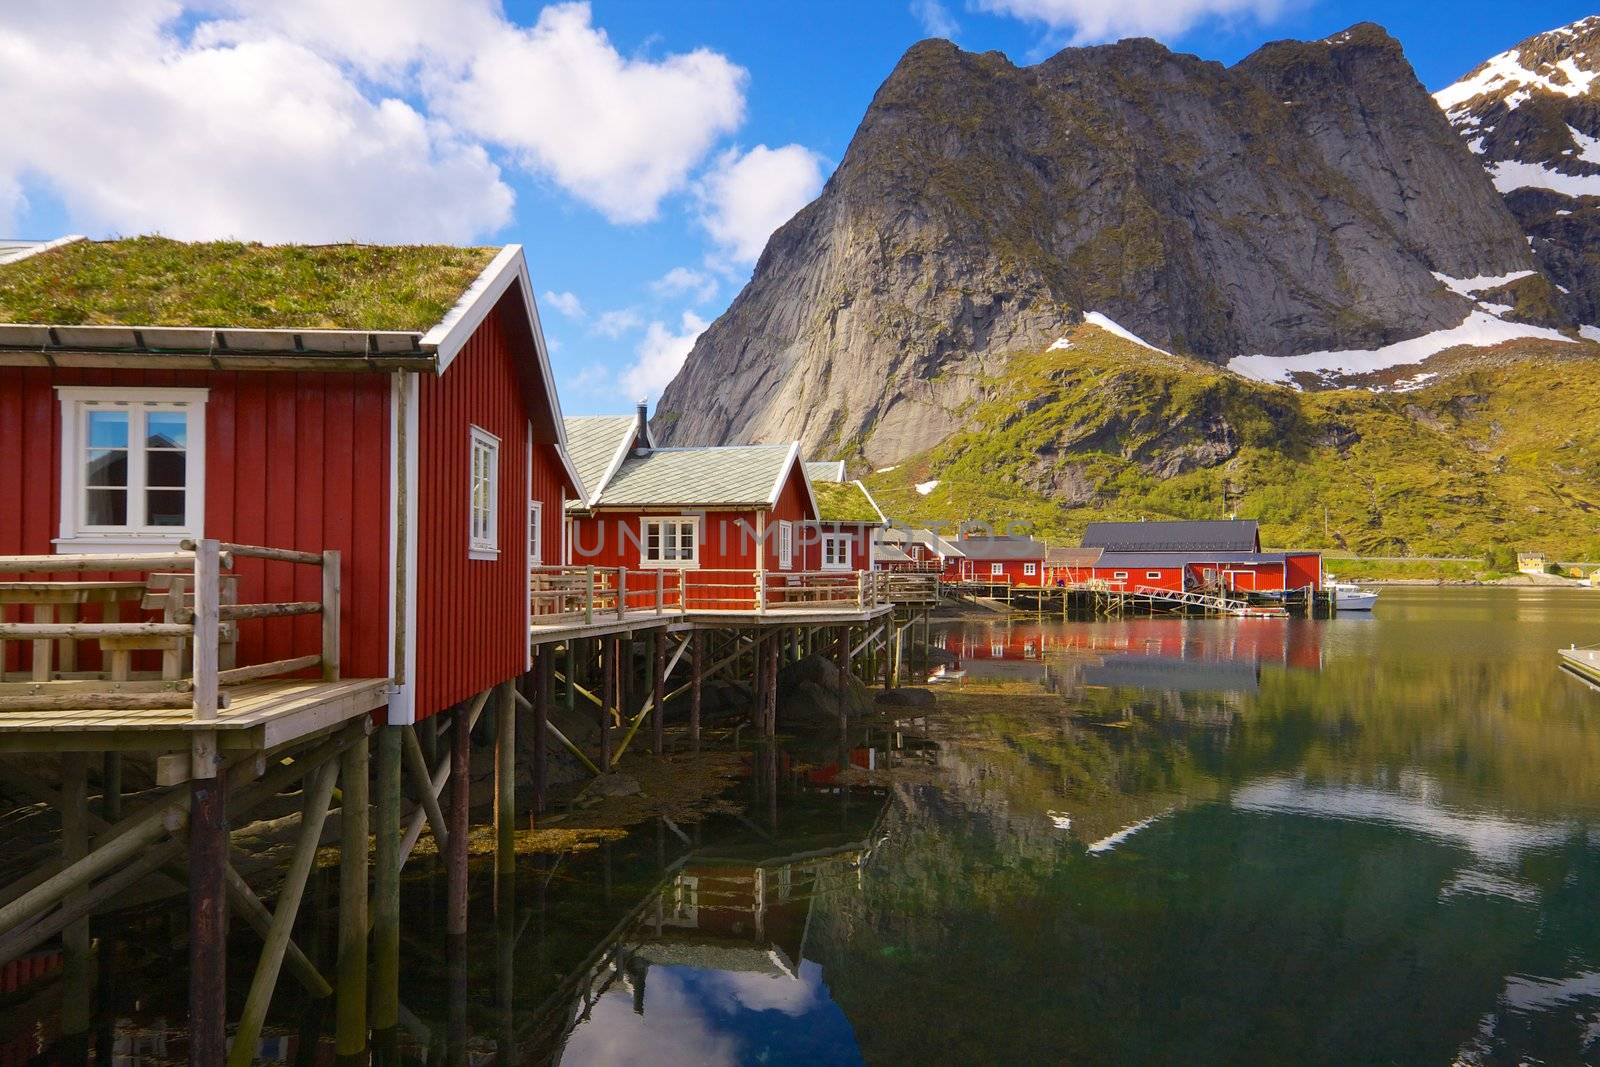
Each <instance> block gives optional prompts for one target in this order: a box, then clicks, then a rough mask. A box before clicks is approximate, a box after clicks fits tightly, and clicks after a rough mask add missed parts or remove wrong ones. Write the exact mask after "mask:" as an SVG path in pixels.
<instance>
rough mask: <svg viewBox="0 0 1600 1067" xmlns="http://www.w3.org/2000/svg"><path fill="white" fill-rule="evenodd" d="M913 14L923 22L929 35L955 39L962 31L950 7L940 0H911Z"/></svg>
mask: <svg viewBox="0 0 1600 1067" xmlns="http://www.w3.org/2000/svg"><path fill="white" fill-rule="evenodd" d="M911 14H912V15H913V16H915V18H916V20H917V22H918V23H919V24H921V26H922V32H923V33H925V34H927V35H928V36H929V37H944V38H947V39H949V40H955V36H956V34H957V33H959V32H960V31H961V27H960V25H959V24H957V22H956V20H955V18H954V17H953V16H952V15H951V14H950V11H949V9H948V8H946V7H945V6H944V4H942V3H940V2H939V0H911Z"/></svg>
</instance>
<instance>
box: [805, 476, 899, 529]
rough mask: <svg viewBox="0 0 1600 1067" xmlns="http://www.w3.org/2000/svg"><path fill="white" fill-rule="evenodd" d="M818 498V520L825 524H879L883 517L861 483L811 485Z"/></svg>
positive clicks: (820, 483)
mask: <svg viewBox="0 0 1600 1067" xmlns="http://www.w3.org/2000/svg"><path fill="white" fill-rule="evenodd" d="M811 492H812V494H813V495H814V496H816V498H817V518H818V519H820V520H822V521H823V522H870V523H879V522H882V521H883V516H882V515H881V514H880V513H879V512H878V508H877V506H876V505H875V504H873V502H872V497H870V496H868V495H867V491H866V490H865V489H863V488H862V487H861V483H860V482H818V481H813V482H812V483H811Z"/></svg>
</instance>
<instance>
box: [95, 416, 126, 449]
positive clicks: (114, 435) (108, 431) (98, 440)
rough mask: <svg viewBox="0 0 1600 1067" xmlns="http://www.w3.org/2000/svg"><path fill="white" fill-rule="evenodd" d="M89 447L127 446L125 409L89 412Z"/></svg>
mask: <svg viewBox="0 0 1600 1067" xmlns="http://www.w3.org/2000/svg"><path fill="white" fill-rule="evenodd" d="M89 447H90V448H127V447H128V413H127V412H126V411H91V412H89Z"/></svg>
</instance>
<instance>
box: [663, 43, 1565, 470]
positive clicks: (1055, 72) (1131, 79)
mask: <svg viewBox="0 0 1600 1067" xmlns="http://www.w3.org/2000/svg"><path fill="white" fill-rule="evenodd" d="M1441 275H1442V276H1444V277H1445V278H1446V279H1475V278H1481V277H1498V276H1504V275H1520V276H1522V277H1525V278H1526V277H1535V278H1537V277H1538V274H1537V266H1536V264H1535V263H1534V262H1533V260H1532V258H1531V256H1530V253H1529V250H1528V247H1527V242H1526V240H1525V238H1524V235H1523V234H1522V232H1521V229H1520V228H1519V226H1518V225H1517V223H1516V220H1515V219H1513V218H1512V216H1511V214H1510V212H1509V211H1508V210H1507V209H1506V207H1505V205H1504V204H1503V202H1502V201H1501V199H1500V197H1499V196H1498V194H1497V193H1496V191H1495V189H1494V187H1493V185H1492V184H1491V183H1490V181H1489V180H1488V176H1487V175H1486V174H1485V172H1484V171H1483V169H1482V168H1481V167H1480V166H1479V165H1478V163H1477V161H1476V159H1475V158H1474V157H1473V156H1472V154H1471V153H1470V152H1469V151H1468V150H1467V149H1466V148H1465V146H1464V144H1463V143H1462V141H1461V140H1460V139H1459V138H1458V137H1456V136H1455V135H1454V134H1453V133H1452V131H1451V129H1450V127H1449V124H1448V123H1447V122H1446V120H1445V118H1444V116H1443V115H1442V114H1441V113H1440V112H1439V110H1438V109H1437V108H1436V107H1435V106H1434V104H1433V102H1432V101H1431V100H1430V99H1429V98H1428V95H1427V93H1426V91H1425V90H1424V89H1423V88H1422V86H1421V85H1420V84H1419V83H1418V82H1417V80H1416V77H1415V75H1414V74H1413V73H1412V71H1411V68H1410V66H1409V65H1408V64H1407V62H1406V60H1405V57H1404V56H1403V54H1402V53H1401V50H1400V47H1399V45H1398V44H1397V43H1396V42H1395V41H1394V40H1393V39H1392V38H1390V37H1389V36H1388V35H1387V34H1386V33H1384V32H1383V31H1382V30H1381V29H1380V28H1378V27H1376V26H1371V25H1359V26H1356V27H1353V28H1352V29H1350V30H1348V31H1346V32H1344V33H1342V34H1339V35H1337V36H1335V37H1333V38H1330V39H1328V40H1326V41H1318V42H1306V43H1302V42H1280V43H1276V44H1272V45H1268V46H1266V47H1265V48H1262V49H1261V50H1259V51H1258V52H1257V53H1255V54H1254V55H1252V56H1250V57H1248V58H1247V59H1245V60H1243V61H1242V62H1240V63H1239V64H1237V65H1235V66H1234V67H1231V68H1227V67H1223V66H1221V65H1220V64H1217V63H1212V62H1206V61H1202V60H1200V59H1197V58H1195V57H1193V56H1187V55H1179V54H1174V53H1172V52H1170V51H1168V50H1167V49H1165V48H1164V47H1162V46H1161V45H1159V44H1156V43H1155V42H1152V41H1147V40H1133V41H1123V42H1121V43H1118V44H1114V45H1108V46H1104V47H1096V48H1082V49H1068V50H1066V51H1063V52H1061V53H1060V54H1058V55H1056V56H1054V57H1052V58H1051V59H1049V60H1047V61H1045V62H1043V63H1041V64H1038V65H1036V66H1032V67H1017V66H1015V65H1013V64H1012V63H1011V62H1009V61H1008V60H1007V59H1006V58H1005V57H1004V56H1001V55H999V54H997V53H987V54H982V55H975V54H971V53H966V52H963V51H961V50H960V49H958V48H956V47H955V46H953V45H951V44H949V43H947V42H943V41H925V42H923V43H921V44H918V45H916V46H915V47H913V48H912V49H910V50H909V51H908V52H907V53H906V55H905V56H904V57H903V58H902V60H901V61H900V63H899V64H898V65H897V67H896V68H895V70H894V72H893V73H892V74H891V75H890V77H889V79H888V80H887V81H886V82H885V83H884V84H883V86H882V87H881V88H880V89H879V91H878V93H877V95H876V97H875V98H874V100H873V102H872V105H871V107H870V108H869V109H868V112H867V114H866V116H865V118H864V119H863V121H862V123H861V126H860V128H859V129H858V131H857V133H856V136H855V138H854V139H853V141H852V143H851V145H850V148H849V150H848V151H847V152H846V154H845V157H844V159H843V161H842V162H841V164H840V166H839V169H838V171H837V172H836V173H835V174H834V175H833V177H832V179H831V180H830V181H829V183H828V185H827V187H826V188H825V190H824V191H823V194H822V196H821V197H820V198H819V199H818V200H817V201H816V202H814V203H813V204H811V205H810V206H808V207H807V208H805V209H804V210H803V211H801V212H800V213H799V214H798V215H796V216H795V218H794V219H792V220H791V221H790V222H789V223H787V224H786V225H785V226H784V227H782V228H781V229H780V230H779V231H778V232H777V233H775V234H774V235H773V237H772V239H771V241H770V243H769V244H768V247H767V249H766V252H765V253H764V254H763V256H762V258H761V260H760V262H759V263H758V265H757V267H756V270H755V274H754V277H753V278H752V280H751V282H750V283H749V285H748V286H747V287H746V288H745V290H744V291H743V292H742V293H741V294H740V295H739V296H738V298H737V299H736V300H735V301H734V303H733V304H732V306H731V307H730V308H729V309H728V311H727V312H726V313H725V314H724V315H723V316H722V317H721V318H720V319H718V320H717V322H715V323H714V324H713V325H712V326H711V327H710V329H708V330H707V331H706V332H705V333H704V334H703V335H702V336H701V338H700V339H699V341H698V342H697V343H696V345H695V347H694V350H693V351H692V352H691V353H690V355H689V358H688V360H687V362H686V363H685V366H684V368H683V371H682V372H681V373H680V374H679V376H678V378H677V379H676V380H675V381H674V382H673V383H672V384H671V385H670V386H669V387H668V389H667V390H666V393H665V394H664V395H663V397H662V401H661V405H660V409H659V412H658V422H657V427H658V429H659V430H660V431H661V432H662V433H663V434H664V435H665V436H666V437H667V438H669V439H670V440H673V441H677V442H724V441H739V440H772V439H781V438H793V437H799V438H801V439H802V440H803V441H804V442H805V444H806V446H807V447H808V448H810V449H811V450H812V452H813V453H814V454H818V455H845V456H855V457H859V458H861V459H863V460H866V461H868V462H871V463H873V464H875V465H881V464H884V463H892V462H893V461H894V460H896V459H897V458H900V457H903V456H906V455H910V454H913V453H917V452H920V451H922V450H924V449H926V448H928V447H930V446H932V445H934V444H935V443H937V442H938V441H940V440H942V439H944V438H945V437H946V436H948V435H949V434H950V433H951V432H952V431H954V430H956V429H958V428H959V427H960V426H962V425H963V418H964V412H965V411H966V410H968V409H969V408H970V406H971V405H972V403H973V402H974V401H976V400H978V399H979V398H980V396H981V395H982V389H983V384H982V383H983V381H984V380H985V379H986V378H990V377H992V376H993V375H994V374H996V373H998V372H999V371H1000V370H1001V369H1002V368H1003V366H1004V364H1005V362H1006V360H1007V358H1008V356H1009V355H1011V354H1012V353H1016V352H1021V351H1035V352H1036V351H1038V350H1040V349H1041V348H1044V347H1046V346H1048V345H1049V344H1050V343H1051V341H1052V340H1053V339H1055V338H1057V337H1059V336H1061V335H1062V334H1063V333H1064V332H1065V331H1066V330H1067V328H1068V327H1069V326H1071V325H1072V324H1074V323H1076V322H1079V321H1081V319H1082V316H1083V314H1084V313H1086V312H1099V313H1101V314H1103V315H1106V316H1109V318H1111V319H1113V320H1115V321H1116V322H1118V323H1121V324H1123V325H1124V326H1126V327H1128V328H1129V329H1131V330H1133V331H1134V332H1136V333H1138V334H1139V335H1140V336H1142V337H1144V338H1146V339H1147V340H1149V341H1150V342H1152V343H1153V344H1155V345H1157V346H1158V347H1161V348H1165V349H1169V350H1171V351H1174V352H1177V353H1181V354H1185V355H1191V356H1195V357H1198V358H1200V359H1203V360H1207V361H1210V362H1216V363H1225V362H1227V361H1228V360H1229V359H1230V358H1232V357H1234V356H1238V355H1242V354H1266V355H1270V356H1285V355H1293V354H1297V353H1302V352H1308V351H1318V350H1327V349H1341V348H1369V347H1377V346H1380V345H1383V344H1385V343H1389V342H1393V341H1397V340H1400V339H1403V338H1408V337H1413V336H1415V335H1418V334H1422V333H1428V332H1431V331H1436V330H1441V329H1447V328H1450V327H1455V326H1457V325H1458V324H1460V323H1462V321H1463V319H1464V318H1465V317H1466V316H1467V315H1468V314H1469V312H1472V311H1474V310H1475V309H1476V308H1477V307H1479V305H1477V304H1476V303H1474V301H1473V300H1472V299H1471V298H1470V297H1468V296H1467V295H1464V292H1463V290H1462V288H1461V286H1460V285H1456V286H1455V287H1454V288H1452V287H1451V286H1450V285H1449V284H1446V282H1442V281H1441V279H1440V277H1439V276H1441ZM1543 311H1544V312H1545V316H1544V320H1543V321H1550V322H1552V323H1553V324H1562V323H1560V322H1559V321H1558V320H1560V318H1561V312H1560V310H1559V309H1555V310H1551V309H1543Z"/></svg>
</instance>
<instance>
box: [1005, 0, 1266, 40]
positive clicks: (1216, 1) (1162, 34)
mask: <svg viewBox="0 0 1600 1067" xmlns="http://www.w3.org/2000/svg"><path fill="white" fill-rule="evenodd" d="M1288 3H1289V0H974V5H975V6H976V7H977V8H978V9H979V10H981V11H987V12H990V13H992V14H996V15H1012V16H1014V17H1016V18H1020V19H1026V20H1029V21H1032V22H1042V23H1044V24H1045V25H1046V26H1048V27H1050V29H1052V30H1056V31H1061V32H1064V33H1066V35H1067V39H1068V40H1069V41H1070V42H1071V43H1073V44H1086V43H1089V42H1092V41H1110V40H1115V39H1116V38H1119V37H1159V38H1167V39H1170V38H1172V37H1176V36H1178V35H1180V34H1182V33H1184V32H1185V31H1187V30H1189V29H1192V28H1193V27H1194V26H1195V25H1196V24H1198V23H1200V22H1202V21H1204V20H1206V19H1210V18H1229V19H1231V18H1241V17H1242V18H1251V19H1255V20H1257V21H1260V22H1268V21H1270V20H1272V19H1274V18H1276V17H1277V16H1278V15H1279V14H1280V13H1282V11H1283V10H1284V9H1285V7H1287V6H1288Z"/></svg>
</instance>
